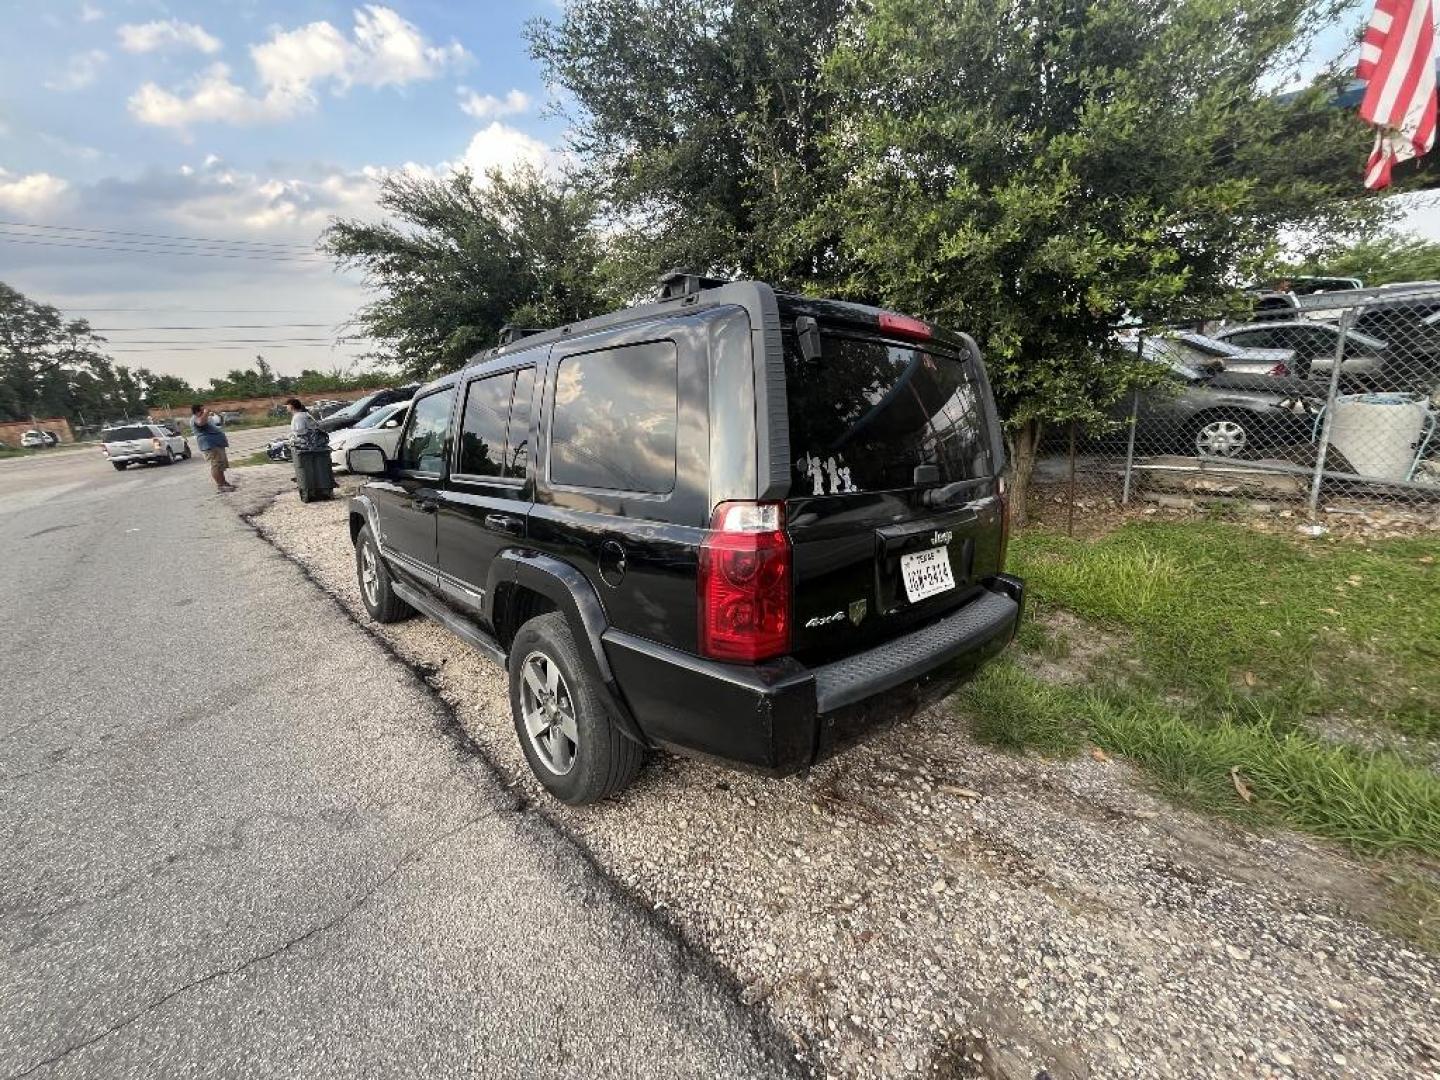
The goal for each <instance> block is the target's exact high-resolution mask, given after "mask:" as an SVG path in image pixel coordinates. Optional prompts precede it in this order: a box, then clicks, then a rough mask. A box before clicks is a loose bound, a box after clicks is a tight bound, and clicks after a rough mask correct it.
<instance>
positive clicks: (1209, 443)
mask: <svg viewBox="0 0 1440 1080" xmlns="http://www.w3.org/2000/svg"><path fill="white" fill-rule="evenodd" d="M1245 443H1246V437H1245V428H1244V427H1242V426H1241V425H1240V424H1238V423H1236V422H1235V421H1234V420H1211V421H1210V423H1208V424H1206V425H1205V426H1204V427H1202V428H1201V429H1200V430H1199V431H1197V432H1196V433H1195V449H1196V450H1197V451H1199V452H1200V453H1201V454H1207V455H1209V456H1210V457H1235V456H1236V455H1238V454H1240V453H1242V452H1243V451H1244V449H1245Z"/></svg>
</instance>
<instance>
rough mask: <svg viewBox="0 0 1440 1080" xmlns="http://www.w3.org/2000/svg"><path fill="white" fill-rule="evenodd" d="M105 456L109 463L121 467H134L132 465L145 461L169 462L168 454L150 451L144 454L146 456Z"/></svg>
mask: <svg viewBox="0 0 1440 1080" xmlns="http://www.w3.org/2000/svg"><path fill="white" fill-rule="evenodd" d="M106 456H107V457H108V458H109V459H110V460H111V461H114V462H117V463H119V464H121V465H134V464H136V463H137V462H146V461H154V462H160V461H169V460H170V455H169V454H167V453H163V452H162V453H158V454H157V453H155V452H153V451H151V452H150V453H146V454H107V455H106Z"/></svg>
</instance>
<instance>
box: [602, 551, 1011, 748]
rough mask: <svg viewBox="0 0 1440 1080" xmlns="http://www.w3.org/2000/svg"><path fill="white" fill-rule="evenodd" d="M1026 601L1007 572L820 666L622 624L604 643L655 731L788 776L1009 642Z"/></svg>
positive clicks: (639, 712)
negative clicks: (973, 593) (935, 616)
mask: <svg viewBox="0 0 1440 1080" xmlns="http://www.w3.org/2000/svg"><path fill="white" fill-rule="evenodd" d="M1024 605H1025V585H1024V583H1023V582H1022V581H1021V580H1020V579H1019V578H1014V577H1010V576H1009V575H1006V574H1001V575H998V576H996V577H994V578H991V579H989V580H987V581H986V582H985V591H984V592H982V593H981V594H980V595H979V596H977V597H976V598H975V599H973V600H972V601H970V602H969V603H968V604H966V605H965V606H964V607H962V608H959V609H958V610H956V611H954V612H951V613H950V614H948V615H946V616H944V617H942V618H941V619H939V620H938V621H937V622H934V623H931V624H929V625H928V626H925V627H922V628H921V629H919V630H916V631H914V632H913V633H910V634H907V635H905V636H904V637H900V638H896V639H895V640H893V641H889V642H886V643H885V644H884V645H880V646H877V647H876V648H873V649H869V650H867V651H865V652H862V653H857V654H856V655H854V656H850V657H846V658H845V659H844V660H839V661H836V662H835V663H833V664H824V665H821V666H818V667H814V668H807V667H805V666H804V665H803V664H800V663H798V662H797V661H795V660H794V659H792V658H788V657H787V658H784V659H782V660H778V661H775V662H772V663H769V664H761V665H758V666H755V667H747V666H741V665H735V664H722V663H717V662H715V661H713V660H705V659H702V658H700V657H697V656H692V655H690V654H689V653H685V652H681V651H680V650H678V649H672V648H670V647H668V646H665V645H659V644H656V643H655V642H653V641H647V640H645V639H643V638H637V637H634V636H633V635H630V634H626V633H623V632H621V631H618V630H614V629H611V630H607V631H606V632H605V633H604V635H603V636H602V641H603V642H604V646H605V655H606V658H607V659H608V660H609V662H610V667H611V670H612V671H613V672H614V674H615V681H616V683H617V685H618V686H619V689H620V692H621V694H622V695H623V696H624V698H625V700H626V702H627V703H628V705H629V707H630V711H631V712H632V713H633V715H634V716H635V718H636V720H637V721H638V723H639V725H640V728H641V729H642V730H643V731H644V733H645V735H646V737H647V738H649V739H650V740H651V741H653V742H655V743H659V744H661V745H665V746H669V747H672V748H674V749H676V750H679V751H682V752H685V753H691V754H695V755H698V756H702V757H710V758H716V759H719V760H722V761H726V762H729V763H732V764H735V765H739V766H742V767H745V768H749V769H754V770H757V771H760V772H765V773H769V774H771V775H776V776H782V775H785V774H787V773H792V772H795V771H797V770H799V769H803V768H805V767H806V766H808V765H811V764H814V763H815V762H816V761H817V760H819V759H821V758H823V757H826V756H828V755H829V754H831V753H833V752H834V751H835V750H837V749H839V748H840V747H842V746H844V745H845V744H846V743H848V742H850V741H852V740H853V739H855V738H857V737H859V736H862V735H863V734H864V733H865V732H866V731H868V730H870V729H871V728H873V727H875V726H876V725H877V724H880V723H883V722H885V721H886V720H889V719H894V718H896V717H900V716H904V715H908V714H909V713H910V712H913V711H914V709H915V708H917V707H918V706H919V705H921V704H923V703H925V701H927V700H931V699H934V698H936V697H939V696H943V695H944V694H945V693H948V692H949V691H950V690H951V689H953V688H954V686H955V685H956V684H957V683H958V682H960V681H961V680H962V679H963V678H965V676H966V675H968V674H969V673H970V672H972V671H974V670H975V668H976V667H977V666H979V665H980V664H982V663H984V662H985V661H986V660H988V659H990V658H991V657H992V656H994V655H995V654H996V653H998V652H1000V651H1001V650H1002V649H1004V647H1005V646H1006V645H1007V644H1009V642H1010V641H1011V640H1012V639H1013V638H1014V636H1015V631H1016V628H1017V627H1018V626H1019V623H1020V617H1021V614H1022V612H1023V609H1024Z"/></svg>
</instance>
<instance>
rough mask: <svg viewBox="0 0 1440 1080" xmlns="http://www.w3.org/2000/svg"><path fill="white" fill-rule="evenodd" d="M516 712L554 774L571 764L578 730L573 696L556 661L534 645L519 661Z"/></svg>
mask: <svg viewBox="0 0 1440 1080" xmlns="http://www.w3.org/2000/svg"><path fill="white" fill-rule="evenodd" d="M520 716H521V718H522V719H523V720H524V722H525V733H526V734H527V735H528V736H529V737H530V745H531V747H533V748H534V750H535V756H536V757H538V758H539V759H540V760H541V762H542V763H543V764H544V765H545V767H546V768H547V769H549V770H550V771H551V772H552V773H554V774H555V775H556V776H564V775H565V774H566V773H568V772H569V771H570V770H571V769H573V768H574V767H575V753H576V751H577V750H579V749H580V731H579V729H578V728H577V727H576V725H575V699H574V698H573V697H571V695H570V687H569V686H567V685H566V684H565V676H564V675H562V674H560V665H559V664H557V663H555V661H554V660H552V659H551V658H550V657H548V656H546V655H545V654H544V653H543V652H540V651H539V650H538V649H537V650H536V651H535V652H532V653H531V654H530V655H528V656H527V657H525V660H524V662H522V663H521V665H520Z"/></svg>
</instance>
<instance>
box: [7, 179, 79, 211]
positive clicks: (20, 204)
mask: <svg viewBox="0 0 1440 1080" xmlns="http://www.w3.org/2000/svg"><path fill="white" fill-rule="evenodd" d="M69 187H70V185H69V184H68V183H66V182H65V181H64V180H62V179H61V178H60V177H58V176H51V175H50V174H49V173H43V172H41V173H29V174H27V175H25V176H17V175H16V174H15V173H12V172H7V171H6V170H5V169H0V208H4V209H6V210H13V211H15V212H16V213H19V214H33V213H35V212H37V211H40V210H45V209H48V208H49V207H50V206H52V205H54V203H56V202H57V201H58V200H59V199H60V197H61V196H62V195H64V194H65V192H66V191H67V190H68V189H69Z"/></svg>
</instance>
